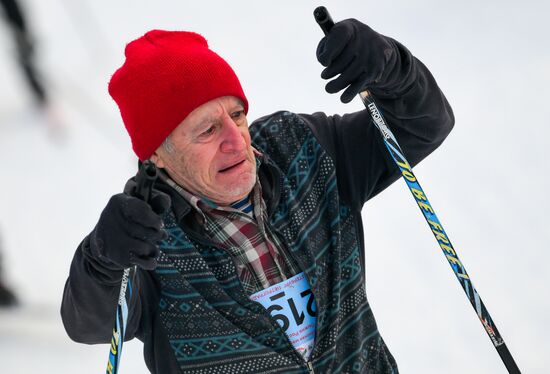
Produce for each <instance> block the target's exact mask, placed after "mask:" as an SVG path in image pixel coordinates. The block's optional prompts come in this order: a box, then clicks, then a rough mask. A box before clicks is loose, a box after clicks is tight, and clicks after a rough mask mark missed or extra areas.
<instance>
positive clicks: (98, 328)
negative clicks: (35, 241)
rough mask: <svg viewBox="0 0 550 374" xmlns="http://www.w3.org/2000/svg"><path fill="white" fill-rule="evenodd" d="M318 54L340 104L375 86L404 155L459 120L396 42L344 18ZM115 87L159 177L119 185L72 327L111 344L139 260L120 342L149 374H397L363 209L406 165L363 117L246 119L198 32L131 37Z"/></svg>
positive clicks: (420, 150) (138, 147)
mask: <svg viewBox="0 0 550 374" xmlns="http://www.w3.org/2000/svg"><path fill="white" fill-rule="evenodd" d="M317 58H318V60H319V62H320V63H321V64H323V65H324V66H326V69H325V70H324V71H323V73H322V75H321V76H322V77H323V78H325V79H331V78H333V77H336V78H335V79H334V80H332V81H330V82H329V83H328V84H327V87H326V89H327V91H328V92H330V93H336V92H339V91H341V90H343V89H345V91H344V93H343V95H342V97H341V98H342V101H344V102H348V101H350V100H351V99H352V98H353V97H354V96H355V95H356V94H357V93H358V92H360V91H361V90H362V89H365V88H368V89H369V90H370V92H371V93H372V94H373V95H374V96H375V97H376V99H377V100H378V103H379V106H380V107H381V109H382V110H383V111H384V113H385V117H386V119H387V120H388V122H389V125H390V126H391V127H392V130H393V132H394V133H395V135H396V137H397V138H398V140H399V142H400V144H401V146H402V148H403V150H404V151H405V152H406V154H407V158H408V160H409V161H410V162H411V164H413V165H414V164H416V163H418V162H419V161H420V160H421V159H423V158H424V157H425V156H427V155H428V154H429V153H430V152H432V151H433V150H434V149H435V148H436V147H437V146H438V145H439V144H441V142H442V141H443V139H444V138H445V137H446V136H447V134H448V133H449V131H450V130H451V128H452V126H453V122H454V119H453V116H452V112H451V109H450V107H449V105H448V103H447V101H446V99H445V97H444V96H443V94H442V93H441V91H440V90H439V88H438V86H437V84H436V83H435V81H434V79H433V77H432V76H431V74H430V73H429V71H428V70H427V69H426V67H425V66H424V65H423V64H422V63H421V62H419V61H418V60H417V59H416V58H415V57H413V56H412V55H411V53H410V52H409V51H408V50H407V49H406V48H405V47H404V46H402V45H401V44H400V43H398V42H397V41H395V40H393V39H391V38H388V37H385V36H383V35H380V34H378V33H377V32H375V31H373V30H372V29H371V28H369V27H368V26H366V25H364V24H362V23H360V22H358V21H356V20H352V19H350V20H346V21H343V22H340V23H337V24H336V25H335V26H334V27H333V29H332V30H331V31H330V33H329V34H328V35H327V36H326V37H325V38H323V39H322V40H321V42H320V44H319V46H318V49H317ZM109 92H110V94H111V96H112V97H113V98H114V100H115V101H116V103H117V104H118V106H119V108H120V112H121V115H122V119H123V121H124V124H125V126H126V129H127V130H128V133H129V135H130V138H131V140H132V144H133V149H134V151H135V153H136V154H137V156H138V157H139V158H140V159H141V160H147V159H149V160H151V161H152V162H154V163H155V164H156V166H157V167H158V168H159V170H160V179H159V181H158V182H157V183H156V185H155V190H154V191H153V195H152V198H151V200H150V201H149V203H145V202H144V201H142V200H139V199H137V198H135V197H132V196H131V195H130V194H124V193H121V194H116V195H114V196H113V197H112V198H111V200H110V201H109V202H108V204H107V206H106V207H105V210H104V211H103V213H102V214H101V217H100V219H99V222H98V223H97V226H96V227H95V228H94V229H93V231H92V232H91V233H90V234H89V235H88V236H87V237H86V238H85V239H84V240H83V242H82V243H81V244H80V246H79V247H78V249H77V251H76V254H75V257H74V259H73V262H72V265H71V270H70V276H69V279H68V281H67V284H66V288H65V293H64V297H63V305H62V316H63V321H64V324H65V327H66V330H67V332H68V334H69V335H70V336H71V338H72V339H74V340H76V341H78V342H84V343H108V342H109V340H110V337H111V327H112V325H113V322H114V317H115V316H114V308H115V305H116V302H117V298H118V292H119V287H120V279H121V274H122V269H124V268H126V267H129V266H133V265H137V266H138V271H137V275H136V276H137V278H136V282H135V292H136V295H135V297H133V298H132V299H131V302H130V305H129V313H130V315H129V322H128V326H127V332H126V338H127V339H131V338H133V337H137V338H138V339H140V340H142V341H143V342H144V356H145V361H146V364H147V366H148V368H149V370H150V371H151V372H152V373H281V374H282V373H285V374H289V373H396V372H397V365H396V363H395V360H394V358H393V357H392V355H391V354H390V352H389V350H388V348H387V347H386V345H385V343H384V341H383V340H382V338H381V336H380V334H379V332H378V330H377V327H376V323H375V321H374V317H373V314H372V312H371V308H370V306H369V303H368V301H367V297H366V293H365V270H364V263H365V261H364V244H363V229H362V223H361V209H362V206H363V204H364V203H365V201H367V200H368V199H370V198H371V197H373V196H375V195H376V194H377V193H379V192H380V191H382V190H383V189H384V188H386V187H387V186H388V185H390V184H391V183H392V182H393V181H395V180H396V179H398V177H399V170H398V169H397V167H396V166H395V165H394V164H393V162H392V160H391V159H390V157H389V156H388V155H387V152H386V151H385V149H384V145H383V142H382V140H381V138H380V136H379V134H378V133H377V130H376V128H375V126H374V125H373V123H372V122H371V119H370V117H369V113H368V112H367V111H360V112H356V113H351V114H346V115H343V116H338V115H334V116H327V115H325V114H324V113H314V114H309V115H306V114H295V113H289V112H277V113H274V114H271V115H268V116H265V117H263V118H261V119H258V120H256V121H255V122H254V123H252V124H251V126H250V127H249V125H248V121H247V118H246V114H247V111H248V100H247V98H246V96H245V94H244V92H243V90H242V88H241V85H240V83H239V80H238V79H237V76H236V75H235V73H234V72H233V70H232V69H231V68H230V66H229V65H228V64H227V63H226V62H225V61H224V60H223V59H222V58H221V57H220V56H218V55H217V54H215V53H214V52H213V51H212V50H210V49H209V48H208V45H207V43H206V41H205V40H204V38H203V37H202V36H200V35H198V34H195V33H190V32H169V31H160V30H153V31H150V32H148V33H146V34H145V35H144V36H142V37H140V38H138V39H137V40H134V41H132V42H131V43H129V44H128V45H127V47H126V60H125V63H124V64H123V66H122V67H121V68H120V69H119V70H118V71H117V72H116V73H115V74H114V75H113V77H112V79H111V82H110V84H109ZM134 185H135V182H134V181H133V180H130V181H129V182H128V185H127V187H126V190H127V191H129V190H131V189H132V188H133V186H134Z"/></svg>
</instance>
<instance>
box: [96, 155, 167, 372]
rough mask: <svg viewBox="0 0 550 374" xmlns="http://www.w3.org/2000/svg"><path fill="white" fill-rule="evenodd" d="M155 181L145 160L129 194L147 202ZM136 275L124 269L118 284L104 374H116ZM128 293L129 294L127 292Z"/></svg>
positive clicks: (154, 170) (154, 171)
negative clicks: (118, 290) (113, 323)
mask: <svg viewBox="0 0 550 374" xmlns="http://www.w3.org/2000/svg"><path fill="white" fill-rule="evenodd" d="M156 179H157V168H156V166H155V164H154V163H152V162H151V161H149V160H147V161H144V162H143V164H140V167H139V170H138V172H137V174H136V188H135V189H134V191H132V192H131V194H132V195H133V196H135V197H137V198H138V199H141V200H143V201H145V202H148V201H149V200H150V198H151V192H152V190H153V184H154V183H155V180H156ZM135 273H136V267H135V266H134V267H130V268H126V269H124V272H123V273H122V281H121V282H120V293H119V295H118V303H117V308H116V321H115V326H114V327H113V336H112V337H111V349H110V351H109V361H108V362H107V370H106V374H117V373H118V368H119V363H120V357H121V354H122V345H123V343H124V336H125V334H126V324H127V323H128V302H129V300H130V299H131V298H132V294H133V292H134V290H133V283H134V282H133V281H134V276H135ZM128 291H129V292H128Z"/></svg>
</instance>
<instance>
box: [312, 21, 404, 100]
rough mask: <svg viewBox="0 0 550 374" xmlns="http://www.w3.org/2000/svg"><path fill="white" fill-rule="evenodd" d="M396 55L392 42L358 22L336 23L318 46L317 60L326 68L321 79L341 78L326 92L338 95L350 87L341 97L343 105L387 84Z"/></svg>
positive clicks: (328, 85) (329, 86) (328, 86)
mask: <svg viewBox="0 0 550 374" xmlns="http://www.w3.org/2000/svg"><path fill="white" fill-rule="evenodd" d="M396 54H397V53H396V51H395V47H394V45H393V44H392V39H390V38H387V37H385V36H383V35H380V34H379V33H377V32H376V31H374V30H373V29H371V28H370V27H369V26H367V25H365V24H363V23H361V22H359V21H357V20H355V19H347V20H344V21H341V22H338V23H336V24H335V25H334V26H333V27H332V29H331V30H330V32H329V33H328V34H327V35H326V36H325V37H324V38H323V39H321V41H320V42H319V45H318V46H317V60H319V62H320V63H321V64H322V65H323V66H326V69H324V70H323V72H322V73H321V78H323V79H330V78H332V77H335V76H336V75H338V74H340V76H339V77H338V78H336V79H334V80H332V81H330V82H329V83H327V85H326V87H325V89H326V91H327V92H328V93H336V92H338V91H340V90H342V89H344V88H346V87H347V89H346V90H345V91H344V93H343V94H342V96H341V97H340V100H342V102H344V103H348V102H350V101H351V100H352V99H353V98H354V97H355V95H357V94H358V93H359V92H361V91H363V90H365V89H366V88H374V87H376V86H377V85H380V84H384V78H385V77H384V73H385V72H387V71H390V70H392V65H394V64H395V63H396V60H397V57H396Z"/></svg>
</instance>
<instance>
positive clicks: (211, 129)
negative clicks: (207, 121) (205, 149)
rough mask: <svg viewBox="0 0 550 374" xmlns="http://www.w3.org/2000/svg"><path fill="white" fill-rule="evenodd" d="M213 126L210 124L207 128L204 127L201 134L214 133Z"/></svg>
mask: <svg viewBox="0 0 550 374" xmlns="http://www.w3.org/2000/svg"><path fill="white" fill-rule="evenodd" d="M214 130H215V129H214V126H210V127H209V128H208V129H206V130H205V131H203V132H202V133H201V135H204V136H208V135H211V134H213V133H214Z"/></svg>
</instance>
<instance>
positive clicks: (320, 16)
mask: <svg viewBox="0 0 550 374" xmlns="http://www.w3.org/2000/svg"><path fill="white" fill-rule="evenodd" d="M313 16H314V17H315V21H317V23H318V24H319V26H320V27H321V30H323V32H324V33H325V35H326V34H328V32H329V31H330V29H332V26H334V21H333V20H332V17H331V16H330V13H329V12H328V10H327V8H325V7H324V6H319V7H317V8H315V10H314V11H313Z"/></svg>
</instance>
